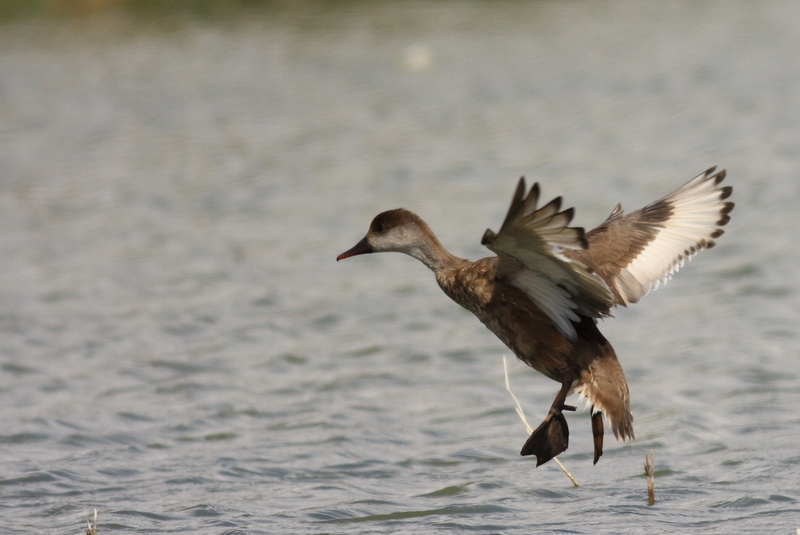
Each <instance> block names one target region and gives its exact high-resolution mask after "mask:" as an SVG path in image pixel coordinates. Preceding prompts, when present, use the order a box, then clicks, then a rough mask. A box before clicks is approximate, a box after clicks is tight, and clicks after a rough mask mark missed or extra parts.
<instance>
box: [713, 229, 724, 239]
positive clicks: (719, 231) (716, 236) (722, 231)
mask: <svg viewBox="0 0 800 535" xmlns="http://www.w3.org/2000/svg"><path fill="white" fill-rule="evenodd" d="M723 234H725V231H724V230H722V229H721V228H718V229H717V230H715V231H714V232H712V233H711V237H712V238H719V237H720V236H722V235H723Z"/></svg>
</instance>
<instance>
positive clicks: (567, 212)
mask: <svg viewBox="0 0 800 535" xmlns="http://www.w3.org/2000/svg"><path fill="white" fill-rule="evenodd" d="M561 213H562V214H564V217H566V218H567V225H569V224H570V222H571V221H572V218H573V217H575V208H574V207H572V208H567V209H566V210H564V211H563V212H561Z"/></svg>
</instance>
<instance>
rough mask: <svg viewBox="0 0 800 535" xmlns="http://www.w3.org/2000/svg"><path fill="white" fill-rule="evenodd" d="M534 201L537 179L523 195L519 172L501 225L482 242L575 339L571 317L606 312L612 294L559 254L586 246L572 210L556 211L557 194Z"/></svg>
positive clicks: (501, 268) (501, 269)
mask: <svg viewBox="0 0 800 535" xmlns="http://www.w3.org/2000/svg"><path fill="white" fill-rule="evenodd" d="M538 201H539V185H538V184H534V185H533V187H532V188H531V190H530V192H528V195H527V196H525V180H524V178H521V179H520V181H519V185H518V186H517V191H516V193H515V195H514V199H513V200H512V201H511V207H510V208H509V210H508V215H506V218H505V221H504V222H503V226H502V227H501V228H500V231H499V232H498V233H497V234H495V233H494V232H492V231H491V230H487V231H486V233H485V234H484V235H483V239H482V240H481V243H482V244H483V245H485V246H486V247H488V248H489V249H491V250H492V251H494V252H495V253H497V255H498V258H499V260H498V264H497V272H498V277H499V278H501V279H504V280H506V281H508V282H509V283H510V284H512V285H514V286H516V287H518V288H520V289H521V290H523V291H524V292H525V293H526V294H527V295H528V297H529V298H530V299H531V300H532V301H533V302H534V303H535V304H536V306H537V307H538V308H539V309H540V310H541V311H542V312H544V313H545V314H546V315H547V316H548V317H549V318H550V319H551V320H553V322H554V323H555V325H556V328H557V329H558V330H559V332H561V334H563V335H564V336H566V337H567V338H570V339H573V340H574V339H575V337H576V336H577V334H576V332H575V327H574V326H573V323H572V322H577V321H580V318H579V317H578V314H582V315H584V316H589V317H602V316H607V315H608V313H609V308H610V307H611V306H612V305H613V296H612V294H611V292H610V291H609V289H608V287H607V285H606V283H605V282H604V281H603V280H602V279H601V278H600V277H598V276H597V275H595V274H593V273H592V272H591V270H590V269H588V268H587V267H586V266H585V265H584V264H583V263H581V262H580V261H576V260H572V259H570V258H568V257H566V256H565V255H564V254H563V253H564V251H566V250H571V249H582V248H585V247H586V239H585V237H584V231H583V229H582V228H579V227H568V226H567V225H568V224H569V222H570V221H571V220H572V216H573V214H574V210H573V209H572V208H570V209H567V210H564V211H559V210H560V208H561V198H560V197H558V198H556V199H553V200H552V201H550V202H549V203H547V204H546V205H545V206H543V207H541V208H539V209H538V210H537V209H536V205H537V203H538Z"/></svg>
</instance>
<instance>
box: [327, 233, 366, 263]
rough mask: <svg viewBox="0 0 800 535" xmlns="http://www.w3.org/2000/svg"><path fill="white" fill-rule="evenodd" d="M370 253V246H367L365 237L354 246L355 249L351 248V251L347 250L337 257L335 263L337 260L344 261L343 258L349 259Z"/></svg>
mask: <svg viewBox="0 0 800 535" xmlns="http://www.w3.org/2000/svg"><path fill="white" fill-rule="evenodd" d="M371 252H372V246H371V245H370V244H369V242H368V241H367V238H366V236H365V237H364V239H363V240H361V241H360V242H358V243H357V244H356V245H355V247H353V248H352V249H348V250H347V251H345V252H343V253H342V254H340V255H339V256H337V257H336V261H337V262H338V261H339V260H344V259H345V258H350V257H351V256H356V255H360V254H367V253H371Z"/></svg>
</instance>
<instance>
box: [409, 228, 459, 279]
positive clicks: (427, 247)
mask: <svg viewBox="0 0 800 535" xmlns="http://www.w3.org/2000/svg"><path fill="white" fill-rule="evenodd" d="M426 230H427V232H425V233H424V234H423V235H422V236H421V237H420V238H421V239H419V240H416V241H415V242H414V243H412V244H411V245H410V246H409V247H408V248H407V250H406V251H404V252H405V253H406V254H408V255H410V256H413V257H414V258H416V259H417V260H419V261H420V262H422V263H423V264H425V265H426V266H428V268H429V269H430V270H431V271H433V272H434V273H435V274H437V275H438V274H440V273H442V272H444V271H447V270H449V269H452V268H454V267H456V266H458V265H460V264H461V263H463V262H465V260H464V259H463V258H459V257H457V256H455V255H452V254H450V253H449V252H448V251H447V249H445V248H444V246H443V245H442V244H441V242H439V240H438V238H436V236H435V235H434V234H433V232H431V231H430V229H429V228H428V229H426Z"/></svg>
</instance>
